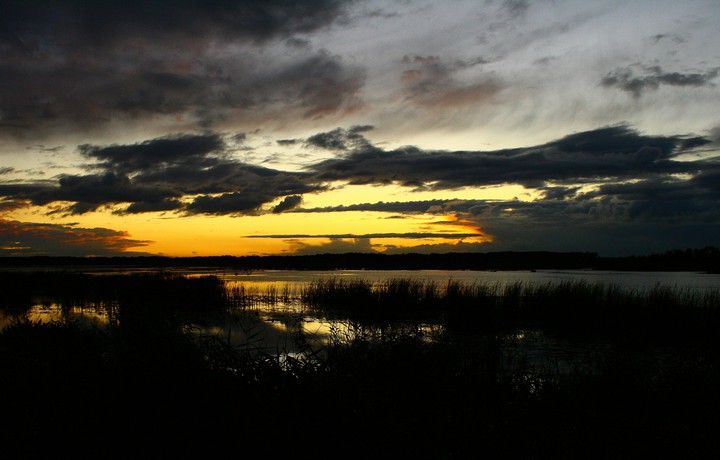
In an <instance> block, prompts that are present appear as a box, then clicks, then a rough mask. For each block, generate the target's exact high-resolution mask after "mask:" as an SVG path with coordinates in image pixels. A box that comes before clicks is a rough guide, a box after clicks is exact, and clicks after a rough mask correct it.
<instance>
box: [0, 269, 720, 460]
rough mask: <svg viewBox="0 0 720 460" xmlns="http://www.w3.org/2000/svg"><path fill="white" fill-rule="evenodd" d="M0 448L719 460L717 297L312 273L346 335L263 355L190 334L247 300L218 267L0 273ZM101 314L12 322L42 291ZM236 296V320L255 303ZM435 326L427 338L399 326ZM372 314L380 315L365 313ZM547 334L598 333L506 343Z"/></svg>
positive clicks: (135, 453)
mask: <svg viewBox="0 0 720 460" xmlns="http://www.w3.org/2000/svg"><path fill="white" fill-rule="evenodd" d="M0 280H1V282H2V284H1V286H0V287H2V290H1V291H0V311H3V312H4V313H5V314H6V315H9V316H11V317H15V318H17V319H15V320H13V321H11V322H10V324H9V325H8V326H6V327H5V328H4V329H3V330H2V331H1V332H0V366H2V379H0V389H1V390H2V395H3V396H4V397H3V403H2V417H3V420H4V424H3V425H4V428H3V429H2V430H1V431H0V445H1V446H2V448H3V453H4V458H13V457H15V458H17V457H24V458H26V457H31V456H40V455H52V456H53V457H61V458H62V457H65V456H70V455H71V456H73V457H74V458H78V457H93V458H111V457H116V458H190V457H193V456H194V457H198V458H212V457H214V456H215V455H223V456H229V457H244V456H250V455H252V456H259V457H268V458H291V457H298V456H313V457H315V458H373V457H374V458H440V459H457V458H507V459H515V458H526V459H530V458H535V459H538V458H548V459H551V458H552V459H558V458H567V459H571V458H572V459H575V458H717V457H718V455H719V454H720V445H719V444H718V442H717V434H718V432H719V431H718V430H720V418H719V417H718V413H719V412H718V410H719V409H720V393H719V392H718V388H720V351H719V350H720V346H718V345H720V344H719V343H718V342H720V339H719V338H718V333H717V332H718V324H719V322H718V310H719V309H720V304H718V294H717V293H706V294H696V293H693V292H684V291H676V290H663V289H656V290H651V291H644V292H639V291H638V292H628V291H622V290H619V289H618V288H614V287H611V286H595V285H590V284H586V283H566V284H560V285H544V286H534V285H527V284H510V285H507V286H488V285H472V286H469V285H462V284H457V283H448V284H447V285H442V286H440V285H434V284H430V283H422V282H413V281H408V280H394V281H393V280H389V281H388V282H387V283H384V284H379V285H372V284H369V283H365V282H357V283H346V282H339V281H335V280H333V281H325V282H317V283H315V284H314V285H311V286H309V287H308V288H306V289H304V290H303V291H302V299H301V300H302V302H305V303H306V304H307V305H309V306H310V308H312V311H314V312H315V313H316V314H326V315H343V316H345V317H351V318H353V319H352V324H353V325H354V326H353V327H354V331H355V334H353V336H352V337H351V338H347V340H346V337H343V336H342V335H341V334H339V335H338V336H337V337H336V338H335V340H334V341H333V342H332V343H331V344H330V345H328V346H327V347H325V348H323V349H321V350H310V349H308V351H307V353H306V354H304V355H299V356H275V355H267V354H262V353H253V352H250V351H248V350H247V349H243V348H236V347H233V346H231V345H230V344H229V343H227V342H225V341H223V340H222V339H221V338H219V337H214V336H213V337H197V336H194V335H192V334H190V333H189V331H188V329H187V327H186V324H187V318H188V317H192V316H193V315H202V314H207V313H208V312H211V311H214V312H217V311H224V310H227V309H228V308H234V309H242V308H244V307H243V305H245V304H246V303H245V302H244V299H242V298H238V297H237V296H242V295H246V294H244V293H243V292H240V291H234V293H233V291H228V290H225V289H224V286H223V283H222V281H220V280H219V279H217V278H214V277H201V278H185V277H181V276H172V275H165V274H152V275H125V276H115V275H106V276H105V275H104V276H89V275H81V274H75V273H64V272H56V273H3V274H2V275H0ZM43 302H44V303H49V302H56V303H60V304H61V305H65V306H66V307H67V308H70V307H71V306H73V305H84V306H86V307H87V308H100V309H106V310H107V311H109V312H111V313H112V314H110V315H109V316H108V318H109V322H108V324H107V325H103V326H99V325H97V326H88V325H86V324H80V323H78V322H74V321H60V322H54V323H47V324H38V323H33V322H29V321H26V320H22V319H20V318H22V317H23V312H26V311H27V309H28V308H30V307H31V306H32V305H35V304H37V303H43ZM251 310H252V309H249V310H248V311H247V314H253V312H252V311H251ZM430 320H432V321H436V322H437V323H438V324H442V325H443V326H444V327H443V328H442V329H440V330H439V331H436V332H434V333H433V334H432V336H428V335H427V334H425V333H423V332H422V329H420V328H412V327H407V326H408V324H419V323H420V322H424V321H430ZM370 325H374V326H373V327H370ZM531 329H532V330H542V331H545V332H546V333H548V334H550V335H552V336H555V335H560V336H563V337H571V338H572V340H573V341H574V343H577V344H581V345H583V346H586V347H597V350H598V352H597V353H589V354H587V356H586V357H585V359H584V361H582V362H578V363H577V366H576V367H573V368H569V369H568V368H565V369H559V368H558V367H553V366H545V367H542V368H538V367H536V366H532V363H529V362H526V360H525V357H524V356H523V355H522V354H517V355H513V354H508V352H507V350H505V349H503V337H506V336H507V334H508V333H513V332H519V331H529V330H531Z"/></svg>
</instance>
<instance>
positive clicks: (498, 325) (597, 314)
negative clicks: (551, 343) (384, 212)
mask: <svg viewBox="0 0 720 460" xmlns="http://www.w3.org/2000/svg"><path fill="white" fill-rule="evenodd" d="M301 299H302V302H303V303H304V304H306V305H307V306H308V307H309V308H310V309H311V310H314V311H317V312H325V313H336V314H337V313H342V314H346V315H348V316H350V317H354V318H363V317H365V318H367V317H372V318H375V319H378V318H386V319H392V318H397V317H398V315H407V314H408V313H419V314H425V315H435V316H436V317H437V316H438V315H439V316H442V317H443V318H444V320H445V321H446V322H447V324H448V325H449V326H450V327H454V328H468V327H469V328H473V329H488V328H489V329H517V328H541V329H547V330H552V331H554V332H562V333H568V334H572V333H577V334H618V333H620V334H626V335H627V334H640V335H654V336H656V337H660V336H664V337H666V338H670V337H673V336H687V335H692V334H701V335H704V336H710V335H714V334H716V332H717V331H718V330H720V291H718V290H693V289H687V288H675V287H668V286H656V287H653V288H650V289H634V288H623V287H620V286H617V285H614V284H603V283H590V282H587V281H584V280H569V281H561V282H553V283H530V282H519V281H518V282H510V283H482V282H476V283H461V282H458V281H453V280H450V281H448V282H447V283H444V284H442V285H440V284H437V283H434V282H430V281H423V280H411V279H390V280H387V281H384V282H378V283H372V282H369V281H365V280H349V281H348V280H341V279H335V278H333V279H324V280H317V281H314V282H312V283H310V284H308V285H307V286H306V287H305V288H304V289H303V291H302V294H301Z"/></svg>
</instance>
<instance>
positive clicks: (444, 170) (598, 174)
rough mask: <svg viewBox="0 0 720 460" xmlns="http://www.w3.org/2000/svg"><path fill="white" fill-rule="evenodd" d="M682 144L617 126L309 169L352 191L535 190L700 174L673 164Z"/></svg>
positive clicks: (411, 150) (370, 153) (360, 155)
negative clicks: (496, 146)
mask: <svg viewBox="0 0 720 460" xmlns="http://www.w3.org/2000/svg"><path fill="white" fill-rule="evenodd" d="M683 142H684V138H683V137H679V136H676V137H664V136H646V135H642V134H640V133H638V132H636V131H633V130H631V129H629V128H628V127H625V126H617V127H608V128H601V129H597V130H593V131H587V132H582V133H578V134H572V135H569V136H566V137H564V138H562V139H560V140H557V141H554V142H550V143H547V144H544V145H540V146H535V147H527V148H518V149H509V150H500V151H459V152H458V151H429V150H421V149H418V148H415V147H404V148H399V149H396V150H392V151H384V150H381V149H378V148H366V149H360V150H357V151H354V152H352V153H350V154H349V155H346V156H344V157H342V158H335V159H329V160H325V161H322V162H320V163H318V164H316V165H313V166H312V167H311V168H312V170H314V171H315V172H316V174H317V177H318V178H320V179H322V180H326V181H347V182H349V183H351V184H390V183H397V184H402V185H405V186H410V187H419V188H422V187H425V188H431V189H434V190H440V189H453V188H459V187H465V186H483V185H494V184H508V183H515V184H522V185H525V186H528V187H536V186H542V185H543V184H544V183H545V182H547V181H572V182H578V181H592V180H598V179H601V178H609V177H610V178H616V179H621V178H638V177H645V176H652V175H658V174H670V173H680V172H695V171H697V170H698V169H701V168H702V165H703V164H702V163H688V162H680V161H675V160H673V156H674V155H675V154H677V153H678V151H677V150H678V147H679V146H681V145H683ZM696 142H697V141H696Z"/></svg>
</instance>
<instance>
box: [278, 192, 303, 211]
mask: <svg viewBox="0 0 720 460" xmlns="http://www.w3.org/2000/svg"><path fill="white" fill-rule="evenodd" d="M300 203H302V196H300V195H290V196H286V197H285V198H284V199H283V200H282V201H281V202H280V203H279V204H278V205H277V206H275V207H274V208H273V210H272V212H273V213H275V214H279V213H281V212H285V211H289V210H291V209H293V208H296V207H297V206H299V205H300Z"/></svg>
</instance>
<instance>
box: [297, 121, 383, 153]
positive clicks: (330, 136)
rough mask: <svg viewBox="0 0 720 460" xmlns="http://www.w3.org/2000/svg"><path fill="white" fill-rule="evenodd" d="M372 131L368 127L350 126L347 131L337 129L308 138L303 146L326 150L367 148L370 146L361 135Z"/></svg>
mask: <svg viewBox="0 0 720 460" xmlns="http://www.w3.org/2000/svg"><path fill="white" fill-rule="evenodd" d="M372 129H373V126H369V125H361V126H351V127H350V128H349V129H342V128H337V129H334V130H332V131H329V132H326V133H318V134H315V135H313V136H310V137H308V138H307V140H306V141H305V145H307V146H312V147H319V148H323V149H327V150H348V149H361V148H368V147H371V144H370V142H369V141H368V140H367V139H366V138H365V136H363V135H362V133H363V132H367V131H371V130H372Z"/></svg>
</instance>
